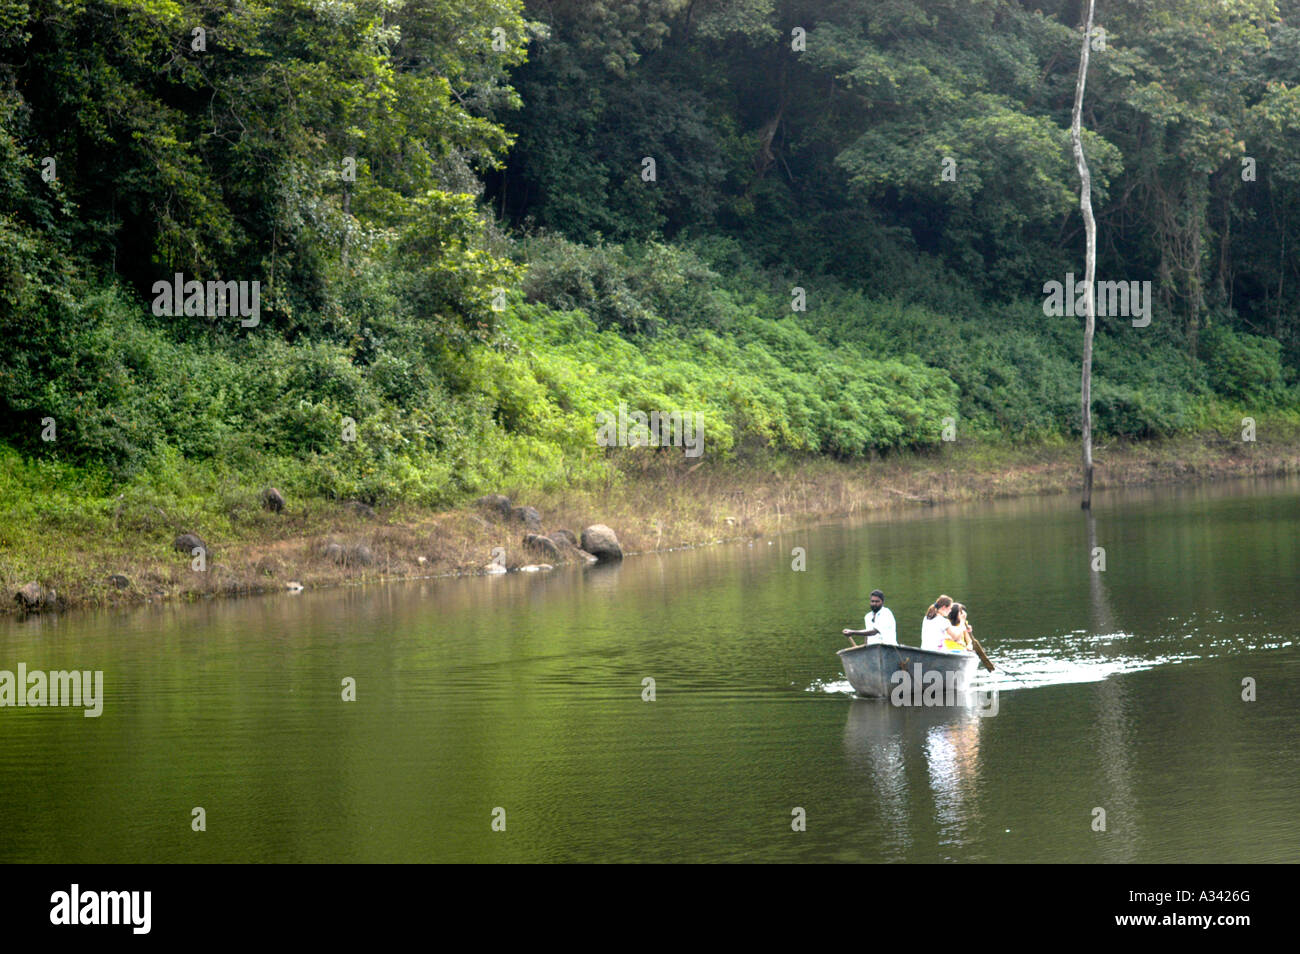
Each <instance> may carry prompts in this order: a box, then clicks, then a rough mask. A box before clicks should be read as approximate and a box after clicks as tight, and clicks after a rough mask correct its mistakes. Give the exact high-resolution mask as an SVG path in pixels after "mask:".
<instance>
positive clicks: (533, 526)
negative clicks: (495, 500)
mask: <svg viewBox="0 0 1300 954" xmlns="http://www.w3.org/2000/svg"><path fill="white" fill-rule="evenodd" d="M510 516H512V517H513V518H514V519H515V520H518V521H519V522H520V523H522V524H523V525H524V527H525V528H527V529H529V530H531V531H533V533H537V532H538V531H539V530H541V529H542V515H541V514H540V513H538V512H537V510H536V509H535V508H533V507H515V508H513V509H512V510H511V511H510Z"/></svg>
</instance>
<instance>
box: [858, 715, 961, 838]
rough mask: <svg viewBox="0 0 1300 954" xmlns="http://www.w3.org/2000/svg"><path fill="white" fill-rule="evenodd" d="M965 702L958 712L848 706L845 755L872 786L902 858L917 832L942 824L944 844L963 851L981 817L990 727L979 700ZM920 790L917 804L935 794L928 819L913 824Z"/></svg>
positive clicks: (940, 826) (930, 803)
mask: <svg viewBox="0 0 1300 954" xmlns="http://www.w3.org/2000/svg"><path fill="white" fill-rule="evenodd" d="M963 698H964V704H963V705H958V706H930V707H927V706H919V707H918V706H894V705H891V704H889V703H888V702H887V701H884V700H867V699H854V700H852V701H851V703H850V704H849V714H848V721H847V723H846V724H845V727H844V748H845V754H846V757H847V760H848V763H849V766H850V769H851V771H852V772H853V773H854V774H855V775H857V776H859V777H865V778H869V779H870V783H871V786H872V789H873V792H874V795H875V805H876V810H877V811H879V813H880V814H881V816H883V821H884V823H885V825H884V828H885V830H886V832H887V833H888V834H887V835H886V839H887V841H888V842H892V843H891V844H889V847H890V848H891V849H894V850H896V851H897V852H898V853H899V854H903V853H906V851H907V849H909V848H910V847H911V845H912V838H913V835H912V832H913V831H914V830H927V831H928V830H931V829H933V828H934V827H935V826H936V824H937V827H938V834H939V841H940V843H941V844H960V843H962V842H964V840H965V837H966V835H967V833H968V829H969V827H970V825H971V823H972V822H973V821H975V820H976V818H977V803H976V800H975V792H976V789H977V786H978V779H979V771H980V758H979V752H980V726H981V723H982V721H983V720H982V719H981V717H980V715H979V710H978V708H977V707H976V705H975V702H976V700H977V698H978V697H977V694H975V693H968V694H966V695H965V696H964V697H963ZM913 784H915V788H916V793H917V794H916V801H919V800H920V799H921V797H922V796H921V793H922V792H924V791H926V790H927V789H928V791H929V799H927V801H928V802H929V804H928V805H926V814H927V815H928V817H927V818H918V819H915V820H913V819H912V817H911V814H912V811H913V805H914V798H913V794H912V787H913ZM918 809H919V806H918ZM932 820H933V821H932Z"/></svg>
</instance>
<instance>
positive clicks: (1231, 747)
mask: <svg viewBox="0 0 1300 954" xmlns="http://www.w3.org/2000/svg"><path fill="white" fill-rule="evenodd" d="M1094 514H1095V515H1094V517H1093V518H1092V519H1091V520H1090V519H1089V518H1088V517H1087V516H1085V515H1084V514H1083V513H1081V512H1080V511H1079V509H1078V504H1077V501H1076V500H1075V499H1074V498H1064V497H1051V498H1032V499H1023V500H1013V501H1003V502H990V503H983V504H978V505H960V506H948V507H934V508H927V509H924V510H916V511H909V512H907V513H891V514H879V515H875V516H872V517H870V518H867V519H864V520H857V521H853V522H845V523H840V524H834V525H828V526H822V527H818V528H815V529H811V530H807V531H801V532H792V533H787V534H782V535H780V536H777V537H772V538H764V539H761V540H755V541H753V542H752V543H748V542H746V543H728V544H723V545H719V546H714V547H708V548H702V549H696V550H687V551H679V552H668V553H661V554H651V555H643V556H635V557H630V558H629V559H628V560H626V561H625V562H624V563H623V564H622V565H621V566H616V567H612V568H605V567H595V568H591V569H585V570H584V569H576V568H575V569H562V570H557V571H555V572H554V573H549V574H545V573H544V574H510V575H507V576H502V577H488V578H469V579H446V580H428V581H417V582H409V583H397V584H374V585H368V586H364V587H347V588H341V589H336V590H323V591H318V592H306V593H301V594H292V595H291V594H284V595H276V596H270V597H262V598H254V599H245V600H227V601H215V602H207V603H202V604H199V605H176V606H157V607H145V608H143V609H134V610H124V611H104V612H87V613H74V614H65V615H62V616H54V617H32V618H29V619H27V620H23V621H20V620H16V619H9V620H4V621H0V669H4V670H11V671H16V669H17V667H18V665H19V664H20V663H22V664H25V665H26V667H27V669H28V670H29V671H30V670H36V669H41V670H61V669H77V670H102V672H103V674H104V675H103V679H104V698H103V711H102V714H101V715H100V716H99V717H98V718H86V717H84V715H83V712H82V710H81V709H77V708H49V707H47V708H30V707H29V708H2V709H0V831H2V832H3V833H4V834H3V837H2V838H0V860H3V861H6V862H27V861H41V862H107V861H114V862H143V861H153V862H187V861H194V862H234V861H275V862H297V861H360V862H379V861H401V862H426V861H492V862H496V861H539V862H540V861H548V862H550V861H758V860H763V861H846V862H874V861H902V862H907V861H922V862H930V861H946V860H954V861H964V862H977V861H1004V862H1058V861H1069V862H1097V861H1101V862H1110V861H1114V862H1193V861H1195V862H1207V861H1214V862H1217V861H1235V862H1261V861H1262V862H1295V861H1300V847H1298V846H1300V810H1298V805H1297V799H1298V797H1300V757H1298V756H1300V732H1298V731H1297V727H1298V726H1300V691H1297V688H1296V687H1297V685H1300V649H1297V642H1298V638H1300V612H1298V610H1297V606H1296V604H1297V599H1298V597H1300V587H1298V586H1297V577H1298V575H1300V574H1298V572H1297V571H1298V570H1300V481H1296V480H1292V479H1277V480H1252V481H1240V482H1233V483H1230V484H1222V485H1209V486H1201V487H1191V488H1185V487H1160V488H1155V489H1147V490H1136V491H1128V492H1115V491H1107V492H1105V493H1104V494H1099V495H1098V499H1097V501H1096V509H1095V512H1094ZM616 529H617V528H616ZM796 547H801V548H803V561H804V562H805V565H806V568H805V569H803V570H796V569H793V568H792V565H793V564H795V563H796V562H797V555H796V554H795V553H793V551H794V548H796ZM1094 548H1103V549H1104V560H1105V569H1104V570H1100V571H1093V569H1092V568H1091V567H1092V564H1093V562H1094V561H1095V560H1098V559H1099V558H1100V557H1101V556H1103V554H1101V553H1099V552H1095V551H1094ZM876 587H879V588H880V589H882V590H883V591H884V592H885V594H886V604H887V605H888V606H889V607H890V608H891V609H892V610H893V612H894V614H895V616H896V617H897V619H898V627H899V636H900V640H901V641H902V642H909V643H913V644H917V643H919V633H920V620H921V617H922V614H923V612H924V609H925V607H926V605H927V604H928V603H929V602H930V601H931V600H933V599H934V598H935V597H936V596H937V595H938V594H940V593H948V594H951V595H952V596H954V597H955V598H957V599H959V600H961V601H963V602H965V603H966V604H967V606H968V607H969V611H970V620H971V622H972V624H973V626H974V632H975V635H976V636H977V637H978V638H979V639H980V641H981V642H982V643H983V645H984V648H985V649H986V650H987V651H988V653H989V654H990V655H991V656H992V658H993V660H994V662H995V663H999V664H1004V665H1005V667H1006V668H1007V670H1008V671H1010V672H1014V673H1015V678H1012V677H1011V676H1009V675H1002V676H1001V677H1000V678H999V679H997V680H995V681H990V682H989V683H988V685H989V687H990V691H991V690H992V689H993V688H996V689H997V690H998V691H997V697H996V700H997V701H996V706H997V708H996V713H991V712H990V713H986V714H981V713H980V712H979V711H978V710H976V709H973V708H970V707H957V708H951V707H948V708H906V707H895V706H893V705H891V704H890V703H889V702H888V701H874V700H862V699H856V698H854V697H853V695H852V693H851V690H850V688H849V686H848V684H847V683H846V682H845V681H844V677H843V674H842V673H841V671H840V668H839V664H838V657H837V656H836V655H835V651H836V650H837V649H840V648H842V647H844V646H846V645H847V642H846V640H845V638H844V637H843V636H842V635H841V634H840V630H841V629H843V628H845V627H851V628H861V627H862V625H863V624H862V617H863V614H864V612H865V611H866V606H867V594H868V593H869V592H870V591H871V590H872V589H873V588H876ZM345 679H351V680H355V701H344V699H343V698H342V697H343V694H344V690H343V684H344V680H345ZM1247 679H1250V680H1253V681H1254V682H1253V686H1254V693H1255V701H1244V700H1243V680H1247ZM646 680H653V683H648V682H647V681H646ZM651 687H652V688H653V693H652V692H651ZM651 695H653V701H650V700H649V697H650V696H651ZM196 807H201V808H202V809H203V817H204V822H205V826H206V830H204V831H195V830H193V828H192V821H193V819H194V817H195V816H194V813H193V810H194V809H195V808H196ZM1098 809H1101V810H1103V811H1104V823H1105V828H1104V830H1098V828H1097V826H1098V824H1099V821H1100V820H1101V818H1102V816H1100V815H1099V814H1098V813H1097V810H1098ZM800 828H802V829H803V830H796V829H800Z"/></svg>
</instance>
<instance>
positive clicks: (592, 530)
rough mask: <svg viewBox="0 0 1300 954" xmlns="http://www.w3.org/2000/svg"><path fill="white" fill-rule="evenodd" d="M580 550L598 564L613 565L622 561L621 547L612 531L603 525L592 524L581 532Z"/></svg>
mask: <svg viewBox="0 0 1300 954" xmlns="http://www.w3.org/2000/svg"><path fill="white" fill-rule="evenodd" d="M582 549H584V550H586V551H587V552H588V553H590V554H591V555H592V556H594V557H595V558H596V560H597V562H599V563H613V562H616V561H618V560H621V559H623V547H622V546H621V545H620V544H619V542H618V537H617V536H615V535H614V531H613V530H611V529H609V527H607V526H605V525H604V524H603V523H593V524H592V525H591V526H590V527H586V528H584V529H583V531H582Z"/></svg>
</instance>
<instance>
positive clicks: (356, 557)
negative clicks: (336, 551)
mask: <svg viewBox="0 0 1300 954" xmlns="http://www.w3.org/2000/svg"><path fill="white" fill-rule="evenodd" d="M374 562H375V555H374V554H373V553H371V552H370V547H368V546H366V545H365V544H364V543H358V544H357V545H356V546H352V547H348V563H350V564H351V565H352V566H370V565H371V564H372V563H374Z"/></svg>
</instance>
